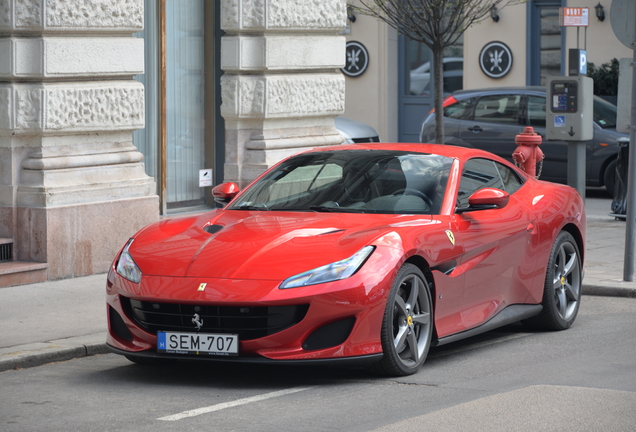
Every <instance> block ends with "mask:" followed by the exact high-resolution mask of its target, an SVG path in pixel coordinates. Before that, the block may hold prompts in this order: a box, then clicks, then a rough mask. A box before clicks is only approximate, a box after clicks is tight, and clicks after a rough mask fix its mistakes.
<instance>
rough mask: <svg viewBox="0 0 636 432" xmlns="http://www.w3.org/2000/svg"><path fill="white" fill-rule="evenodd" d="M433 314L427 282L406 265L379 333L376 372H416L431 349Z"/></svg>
mask: <svg viewBox="0 0 636 432" xmlns="http://www.w3.org/2000/svg"><path fill="white" fill-rule="evenodd" d="M432 310H433V308H432V301H431V292H430V288H429V286H428V282H427V281H426V278H425V277H424V275H423V274H422V272H421V271H420V269H419V268H417V267H416V266H414V265H413V264H405V265H404V266H403V267H402V268H401V269H400V271H399V272H398V274H397V276H396V278H395V281H394V282H393V286H392V288H391V293H390V294H389V299H388V302H387V305H386V309H385V311H384V320H383V322H382V332H381V339H382V349H383V351H384V357H383V358H382V360H380V362H378V363H376V364H375V365H374V369H375V370H376V371H377V372H380V373H383V374H387V375H391V376H404V375H411V374H414V373H415V372H417V371H418V370H419V368H420V367H421V366H422V364H423V363H424V360H426V356H427V355H428V350H429V348H430V346H431V337H432V334H433V312H432Z"/></svg>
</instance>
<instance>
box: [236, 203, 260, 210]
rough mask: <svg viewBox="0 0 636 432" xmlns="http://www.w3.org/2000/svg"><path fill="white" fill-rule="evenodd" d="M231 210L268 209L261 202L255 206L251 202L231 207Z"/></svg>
mask: <svg viewBox="0 0 636 432" xmlns="http://www.w3.org/2000/svg"><path fill="white" fill-rule="evenodd" d="M232 210H259V211H260V210H266V211H269V209H268V208H267V206H266V205H265V204H261V205H260V206H255V205H251V204H243V205H240V206H236V207H233V208H232Z"/></svg>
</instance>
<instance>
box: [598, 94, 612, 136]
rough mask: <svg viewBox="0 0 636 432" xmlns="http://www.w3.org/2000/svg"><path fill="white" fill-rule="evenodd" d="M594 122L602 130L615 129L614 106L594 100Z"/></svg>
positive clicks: (603, 101) (600, 100)
mask: <svg viewBox="0 0 636 432" xmlns="http://www.w3.org/2000/svg"><path fill="white" fill-rule="evenodd" d="M594 121H595V122H596V124H598V125H599V126H600V127H602V128H603V129H606V128H615V127H616V105H612V104H611V103H609V102H607V101H605V100H603V99H601V98H599V97H595V98H594Z"/></svg>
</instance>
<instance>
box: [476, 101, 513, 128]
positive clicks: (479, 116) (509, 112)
mask: <svg viewBox="0 0 636 432" xmlns="http://www.w3.org/2000/svg"><path fill="white" fill-rule="evenodd" d="M520 101H521V95H492V96H484V97H482V98H481V99H479V102H477V105H476V106H475V120H477V121H484V122H495V123H506V124H519V120H518V118H519V102H520Z"/></svg>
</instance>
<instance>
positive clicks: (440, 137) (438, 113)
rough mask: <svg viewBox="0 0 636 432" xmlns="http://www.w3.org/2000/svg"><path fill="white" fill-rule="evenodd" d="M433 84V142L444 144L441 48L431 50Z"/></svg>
mask: <svg viewBox="0 0 636 432" xmlns="http://www.w3.org/2000/svg"><path fill="white" fill-rule="evenodd" d="M433 68H434V73H433V80H434V81H433V83H434V86H433V88H434V90H433V91H434V98H433V100H434V106H435V142H436V143H438V144H444V110H443V109H442V102H444V49H443V48H442V47H434V48H433Z"/></svg>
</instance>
